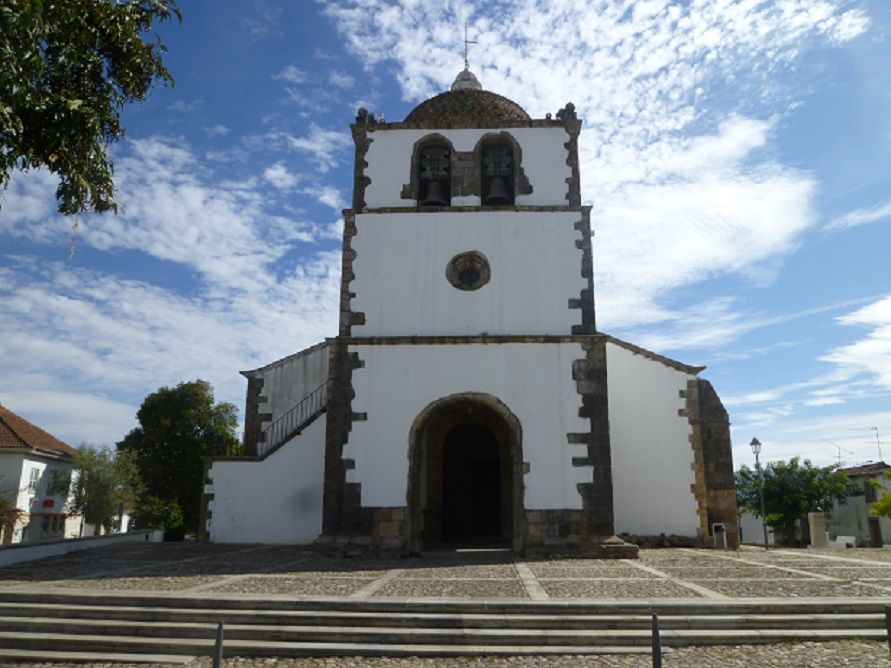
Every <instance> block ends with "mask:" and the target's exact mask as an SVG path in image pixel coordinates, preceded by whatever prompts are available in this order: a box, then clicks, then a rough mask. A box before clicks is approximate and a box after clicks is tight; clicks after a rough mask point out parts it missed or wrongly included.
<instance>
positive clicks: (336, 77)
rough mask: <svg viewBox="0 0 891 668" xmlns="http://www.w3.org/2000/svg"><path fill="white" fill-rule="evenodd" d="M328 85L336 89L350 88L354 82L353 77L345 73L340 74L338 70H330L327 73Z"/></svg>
mask: <svg viewBox="0 0 891 668" xmlns="http://www.w3.org/2000/svg"><path fill="white" fill-rule="evenodd" d="M328 83H330V84H331V85H332V86H336V87H337V88H343V89H347V88H352V87H353V84H354V83H355V81H354V80H353V77H351V76H350V75H349V74H347V73H346V72H341V71H340V70H331V71H330V72H328Z"/></svg>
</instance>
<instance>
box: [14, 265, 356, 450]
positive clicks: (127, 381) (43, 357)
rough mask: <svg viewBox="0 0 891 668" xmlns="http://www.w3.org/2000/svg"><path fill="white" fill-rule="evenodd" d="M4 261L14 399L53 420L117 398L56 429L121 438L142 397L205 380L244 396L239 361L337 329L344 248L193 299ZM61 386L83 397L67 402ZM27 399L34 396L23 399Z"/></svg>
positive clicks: (268, 355) (225, 395)
mask: <svg viewBox="0 0 891 668" xmlns="http://www.w3.org/2000/svg"><path fill="white" fill-rule="evenodd" d="M5 260H6V261H5V264H7V265H8V266H5V267H2V268H0V312H2V313H4V317H3V318H0V340H2V341H3V342H4V346H5V348H6V349H7V350H10V351H16V354H15V355H5V356H3V358H2V359H0V377H3V378H4V385H5V387H7V388H10V387H14V388H15V390H14V393H12V394H14V400H15V405H12V403H11V401H12V399H13V397H9V399H8V401H10V408H12V409H13V410H15V408H16V407H19V408H22V410H25V409H27V410H33V411H38V412H40V415H41V416H50V417H51V418H52V416H53V415H55V414H58V419H56V418H52V419H51V420H50V421H48V422H46V423H44V422H43V421H42V420H43V417H42V418H41V421H39V423H40V424H44V426H47V427H48V428H49V426H50V425H51V424H52V425H55V424H56V423H57V422H58V423H61V422H62V421H63V418H65V419H67V418H68V417H71V413H73V412H74V411H75V409H76V408H77V407H81V408H83V410H85V411H86V412H87V413H86V415H89V416H91V417H96V416H97V413H99V412H101V408H102V406H103V403H102V402H108V403H109V405H111V404H114V407H115V408H114V410H113V411H111V412H110V413H109V414H108V415H106V416H101V415H100V416H98V417H99V419H98V420H97V421H96V422H95V423H94V424H92V425H90V424H86V420H85V419H83V420H80V421H78V420H75V421H74V422H73V424H72V425H70V426H69V427H68V428H67V431H66V428H64V426H62V427H58V428H57V429H50V431H53V433H56V434H57V435H59V436H60V437H62V435H63V434H65V438H66V439H69V440H72V441H74V442H79V441H80V440H88V441H97V442H110V441H113V440H117V439H120V438H121V437H122V436H123V435H124V433H126V431H124V432H123V433H120V430H121V429H125V428H128V427H127V425H128V424H129V422H128V421H127V419H126V418H127V417H128V416H129V418H130V419H132V416H133V414H134V413H135V410H136V407H138V405H139V403H140V402H141V400H142V398H143V397H144V396H145V395H146V394H148V393H149V392H151V391H153V390H155V389H157V388H158V387H160V386H162V385H171V384H176V383H178V382H181V381H183V380H189V379H194V378H204V379H207V380H209V381H210V382H211V383H212V384H213V385H214V387H215V388H216V391H217V392H216V396H217V399H218V400H227V401H232V402H234V403H235V404H236V405H240V404H241V403H242V401H243V395H244V384H243V379H242V378H241V377H240V376H239V375H238V373H237V371H238V370H239V369H246V368H253V367H256V366H259V365H261V364H265V363H268V362H269V361H271V360H273V359H276V358H278V357H282V356H284V355H287V354H290V353H293V352H294V351H295V350H299V349H301V348H302V347H305V346H307V345H311V344H313V343H316V342H318V341H320V340H321V339H323V338H324V337H325V336H328V335H331V334H333V333H334V332H335V330H336V322H337V304H338V294H339V284H340V283H339V265H340V254H339V253H338V252H336V251H322V252H318V253H316V254H314V255H312V256H310V257H308V258H307V259H306V260H305V261H304V262H303V263H302V264H300V265H298V266H295V267H291V268H290V269H284V270H283V271H282V275H280V276H276V275H275V274H273V273H271V272H268V271H264V269H263V267H262V266H257V267H254V268H253V270H252V271H250V272H247V273H245V274H244V275H243V276H242V277H241V282H242V285H241V286H239V289H231V290H220V289H218V288H217V286H208V287H206V288H205V289H201V290H199V291H198V292H197V294H195V295H194V296H183V295H179V294H177V293H176V292H174V291H172V290H169V289H166V288H162V287H158V286H153V285H150V284H147V283H145V282H142V281H137V280H124V279H119V278H115V277H114V276H111V275H109V274H104V273H100V272H97V271H90V270H86V269H80V268H77V267H74V266H71V265H64V264H62V263H52V262H46V261H37V260H34V259H30V258H8V257H7V258H5ZM60 386H62V387H64V388H65V390H59V387H60ZM63 391H64V392H65V393H71V394H72V395H78V396H80V397H81V398H80V400H79V401H76V402H72V404H71V407H70V408H64V409H63V408H60V407H59V406H58V405H57V401H58V400H59V397H60V394H61V392H63ZM5 396H6V395H0V400H4V398H5ZM21 397H26V398H27V402H26V405H25V406H24V407H23V406H22V400H21ZM127 407H129V409H130V410H129V413H128V411H127ZM75 427H77V429H75ZM74 432H77V433H74ZM112 432H117V433H114V434H112Z"/></svg>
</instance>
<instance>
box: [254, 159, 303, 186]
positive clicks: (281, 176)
mask: <svg viewBox="0 0 891 668" xmlns="http://www.w3.org/2000/svg"><path fill="white" fill-rule="evenodd" d="M263 178H264V179H266V180H267V181H269V183H271V184H272V185H273V186H275V187H276V188H278V189H279V190H292V189H293V188H294V187H295V186H296V185H297V184H298V183H299V182H300V177H299V176H298V175H297V174H294V173H293V172H290V171H288V168H287V167H285V166H284V164H283V163H281V162H277V163H275V164H274V165H272V166H270V167H267V168H266V169H265V170H263Z"/></svg>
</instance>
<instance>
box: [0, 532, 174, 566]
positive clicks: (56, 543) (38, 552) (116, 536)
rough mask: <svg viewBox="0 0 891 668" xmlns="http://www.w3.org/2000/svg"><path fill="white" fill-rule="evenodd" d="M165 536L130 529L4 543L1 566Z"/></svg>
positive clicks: (161, 533) (0, 559)
mask: <svg viewBox="0 0 891 668" xmlns="http://www.w3.org/2000/svg"><path fill="white" fill-rule="evenodd" d="M163 538H164V532H163V531H159V530H156V529H145V530H143V531H130V532H128V533H111V534H105V535H104V536H89V537H87V538H66V539H63V540H50V541H42V542H39V543H16V544H15V545H3V546H2V547H0V567H2V566H8V565H10V564H15V563H18V562H20V561H34V560H35V559H45V558H46V557H56V556H58V555H60V554H68V553H69V552H80V551H82V550H93V549H95V548H97V547H105V546H107V545H116V544H118V543H142V542H150V543H159V542H161V541H162V540H163Z"/></svg>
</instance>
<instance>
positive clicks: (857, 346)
mask: <svg viewBox="0 0 891 668" xmlns="http://www.w3.org/2000/svg"><path fill="white" fill-rule="evenodd" d="M837 320H838V322H839V323H841V324H842V325H849V326H855V327H860V328H864V329H867V330H869V331H868V333H867V334H866V336H864V337H863V338H860V339H859V340H857V341H855V342H854V343H850V344H848V345H844V346H840V347H838V348H835V349H834V350H832V351H830V352H829V353H827V354H826V355H824V356H823V357H822V358H821V359H822V360H823V361H825V362H830V363H832V364H834V365H836V367H837V369H838V372H839V373H841V374H843V375H845V376H848V377H853V376H857V375H864V376H866V377H867V378H869V379H871V380H872V381H873V382H874V383H875V384H876V385H877V386H879V387H881V388H884V389H886V390H891V297H885V298H884V299H880V300H878V301H876V302H874V303H872V304H869V305H868V306H864V307H863V308H860V309H858V310H856V311H854V312H853V313H849V314H847V315H844V316H841V317H839V318H837Z"/></svg>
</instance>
